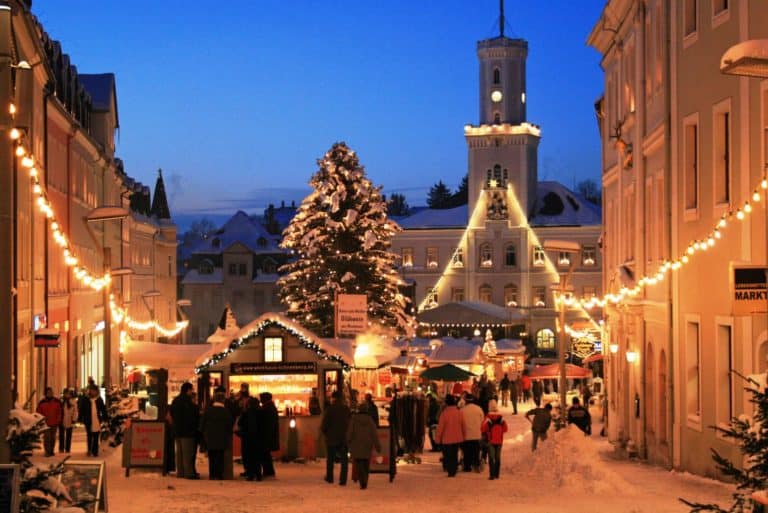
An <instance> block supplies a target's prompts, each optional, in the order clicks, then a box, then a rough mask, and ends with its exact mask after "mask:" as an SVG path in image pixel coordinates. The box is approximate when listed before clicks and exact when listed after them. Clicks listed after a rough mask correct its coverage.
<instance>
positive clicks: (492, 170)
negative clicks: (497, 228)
mask: <svg viewBox="0 0 768 513" xmlns="http://www.w3.org/2000/svg"><path fill="white" fill-rule="evenodd" d="M499 4H500V16H499V35H498V36H497V37H494V38H491V39H485V40H483V41H478V43H477V57H478V59H479V61H480V80H479V84H480V90H479V99H480V123H479V125H476V126H475V125H466V126H465V127H464V136H465V137H466V140H467V145H468V147H469V214H470V215H472V212H474V208H475V204H476V203H477V200H478V197H479V196H480V192H481V191H485V192H484V194H486V198H485V199H486V204H487V208H488V210H489V211H488V213H487V214H488V215H487V216H486V218H490V219H494V220H504V219H509V220H510V221H511V222H512V223H513V224H515V225H519V224H520V223H521V222H522V220H521V219H516V218H515V217H519V215H517V211H516V210H515V209H513V208H511V206H510V205H506V199H505V196H506V190H507V186H508V185H509V186H511V187H512V190H513V192H514V194H515V196H516V198H517V200H518V201H519V203H520V207H521V209H522V210H523V213H524V214H525V216H528V215H530V212H531V210H532V209H533V205H534V202H535V200H536V183H537V181H538V176H537V160H538V158H537V155H538V144H539V138H540V130H539V128H538V127H536V126H534V125H531V124H529V123H528V122H527V120H526V89H525V87H526V84H525V75H526V68H525V62H526V58H527V56H528V42H527V41H525V40H524V39H518V38H515V39H512V38H509V37H506V36H505V35H504V27H505V18H504V0H500V1H499ZM502 204H503V205H502Z"/></svg>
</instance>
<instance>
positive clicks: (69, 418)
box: [59, 388, 77, 454]
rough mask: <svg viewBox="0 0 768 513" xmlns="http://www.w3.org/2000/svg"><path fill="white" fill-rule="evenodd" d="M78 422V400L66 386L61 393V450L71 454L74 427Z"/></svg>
mask: <svg viewBox="0 0 768 513" xmlns="http://www.w3.org/2000/svg"><path fill="white" fill-rule="evenodd" d="M75 422H77V400H76V399H75V398H74V397H73V394H72V391H71V390H70V389H69V388H65V389H64V391H63V393H62V394H61V424H59V452H64V453H67V454H69V453H70V452H71V449H72V427H74V425H75Z"/></svg>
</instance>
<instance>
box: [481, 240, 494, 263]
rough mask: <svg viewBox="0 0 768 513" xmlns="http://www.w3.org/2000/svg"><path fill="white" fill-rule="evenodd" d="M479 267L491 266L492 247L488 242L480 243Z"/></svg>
mask: <svg viewBox="0 0 768 513" xmlns="http://www.w3.org/2000/svg"><path fill="white" fill-rule="evenodd" d="M480 267H483V268H486V269H488V268H490V267H493V247H492V246H491V244H490V243H488V242H484V243H482V244H480Z"/></svg>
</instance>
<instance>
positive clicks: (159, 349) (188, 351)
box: [123, 340, 211, 374]
mask: <svg viewBox="0 0 768 513" xmlns="http://www.w3.org/2000/svg"><path fill="white" fill-rule="evenodd" d="M210 348H211V346H209V345H207V344H161V343H159V342H142V341H138V340H129V341H128V342H127V343H126V344H125V348H124V350H123V360H124V361H125V364H126V365H127V366H129V367H139V368H146V369H171V368H183V369H187V370H189V372H190V374H191V373H192V371H193V370H194V368H195V362H196V361H197V359H198V358H200V357H201V356H202V355H204V354H205V353H206V352H207V351H208V350H210Z"/></svg>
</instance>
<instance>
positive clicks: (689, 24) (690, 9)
mask: <svg viewBox="0 0 768 513" xmlns="http://www.w3.org/2000/svg"><path fill="white" fill-rule="evenodd" d="M684 1H685V6H684V9H685V10H684V11H683V28H684V30H683V35H684V36H685V37H688V36H690V35H691V34H694V33H695V32H696V30H697V28H698V25H697V19H696V18H697V16H698V11H699V6H698V3H699V0H684Z"/></svg>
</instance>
